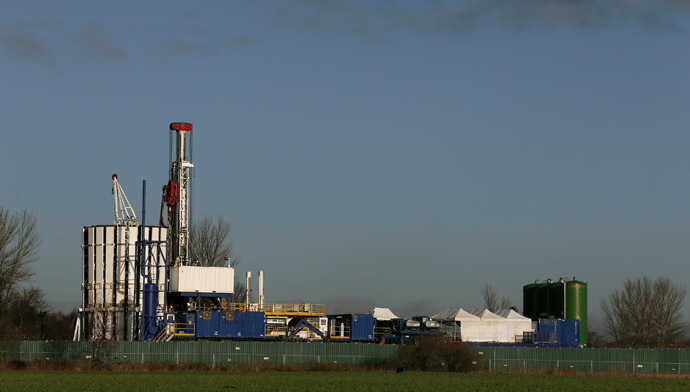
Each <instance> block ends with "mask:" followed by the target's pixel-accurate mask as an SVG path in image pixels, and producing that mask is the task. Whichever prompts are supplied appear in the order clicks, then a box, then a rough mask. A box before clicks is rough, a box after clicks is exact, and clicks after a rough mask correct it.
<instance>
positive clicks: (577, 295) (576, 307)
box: [565, 280, 587, 345]
mask: <svg viewBox="0 0 690 392" xmlns="http://www.w3.org/2000/svg"><path fill="white" fill-rule="evenodd" d="M565 318H566V319H576V320H580V344H583V345H585V344H587V283H585V282H580V281H579V280H570V281H567V282H565Z"/></svg>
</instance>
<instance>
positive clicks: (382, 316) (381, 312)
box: [371, 308, 399, 321]
mask: <svg viewBox="0 0 690 392" xmlns="http://www.w3.org/2000/svg"><path fill="white" fill-rule="evenodd" d="M371 313H372V314H373V315H374V317H375V318H376V319H377V320H382V321H386V320H393V319H397V318H399V317H398V316H396V315H395V314H393V312H392V311H391V310H390V308H374V310H373V311H372V312H371Z"/></svg>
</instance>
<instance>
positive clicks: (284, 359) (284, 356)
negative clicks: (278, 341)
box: [283, 354, 285, 366]
mask: <svg viewBox="0 0 690 392" xmlns="http://www.w3.org/2000/svg"><path fill="white" fill-rule="evenodd" d="M283 366H285V354H283Z"/></svg>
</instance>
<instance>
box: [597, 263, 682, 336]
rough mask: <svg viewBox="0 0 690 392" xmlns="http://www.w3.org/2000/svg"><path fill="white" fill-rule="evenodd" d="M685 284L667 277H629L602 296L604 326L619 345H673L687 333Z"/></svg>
mask: <svg viewBox="0 0 690 392" xmlns="http://www.w3.org/2000/svg"><path fill="white" fill-rule="evenodd" d="M685 295H686V290H685V288H684V287H681V286H677V285H674V284H673V283H672V282H671V280H670V279H668V278H657V279H656V280H651V279H649V278H648V277H643V278H637V279H635V280H632V279H627V280H626V281H625V282H624V284H623V289H620V290H618V289H617V290H614V291H613V292H612V293H611V294H610V295H609V297H608V299H606V298H604V299H602V300H601V310H602V313H603V314H604V320H603V321H604V328H605V329H606V332H607V334H608V335H609V336H610V337H611V339H612V340H613V344H614V345H616V346H619V347H636V348H637V347H640V348H656V347H672V346H674V345H677V344H678V343H679V342H680V341H681V340H682V338H683V335H684V334H685V331H686V328H687V325H686V324H685V322H684V321H683V315H682V313H681V309H682V307H683V302H684V301H685Z"/></svg>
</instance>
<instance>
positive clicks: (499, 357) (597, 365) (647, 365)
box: [477, 346, 690, 374]
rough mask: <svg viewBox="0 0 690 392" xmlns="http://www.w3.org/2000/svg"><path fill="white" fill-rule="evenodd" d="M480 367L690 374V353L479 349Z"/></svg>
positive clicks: (613, 349) (490, 368)
mask: <svg viewBox="0 0 690 392" xmlns="http://www.w3.org/2000/svg"><path fill="white" fill-rule="evenodd" d="M477 353H478V354H479V358H480V361H479V363H478V365H480V366H481V367H482V368H484V369H487V370H492V371H509V370H532V371H534V370H536V371H545V370H551V369H557V368H558V369H568V370H573V371H577V372H588V373H595V372H620V373H648V374H659V373H665V374H690V351H688V350H633V349H620V348H555V347H491V346H486V347H477Z"/></svg>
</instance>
